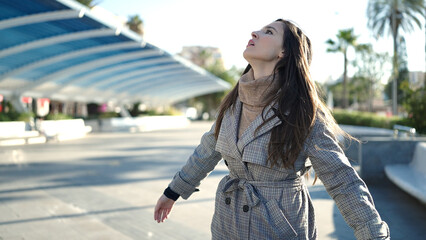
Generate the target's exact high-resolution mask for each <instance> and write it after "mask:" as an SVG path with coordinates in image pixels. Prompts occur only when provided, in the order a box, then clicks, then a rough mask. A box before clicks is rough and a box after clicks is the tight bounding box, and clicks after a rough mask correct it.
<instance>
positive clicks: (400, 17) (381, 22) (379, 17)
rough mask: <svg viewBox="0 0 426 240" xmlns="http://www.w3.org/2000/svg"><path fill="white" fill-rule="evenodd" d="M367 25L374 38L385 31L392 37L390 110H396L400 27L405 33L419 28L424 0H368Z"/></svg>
mask: <svg viewBox="0 0 426 240" xmlns="http://www.w3.org/2000/svg"><path fill="white" fill-rule="evenodd" d="M367 16H368V27H369V28H370V29H371V31H372V32H373V33H374V35H375V37H376V38H379V37H383V36H384V35H385V32H388V33H391V34H392V37H393V61H392V64H393V71H392V75H393V76H392V81H393V85H392V100H393V101H392V111H393V113H394V115H396V114H398V110H397V79H398V36H399V33H400V30H401V29H402V30H403V31H404V32H405V33H409V32H411V31H413V30H414V28H415V26H414V25H417V26H418V27H419V28H421V21H420V19H421V18H420V17H422V18H425V1H424V0H370V1H369V3H368V8H367Z"/></svg>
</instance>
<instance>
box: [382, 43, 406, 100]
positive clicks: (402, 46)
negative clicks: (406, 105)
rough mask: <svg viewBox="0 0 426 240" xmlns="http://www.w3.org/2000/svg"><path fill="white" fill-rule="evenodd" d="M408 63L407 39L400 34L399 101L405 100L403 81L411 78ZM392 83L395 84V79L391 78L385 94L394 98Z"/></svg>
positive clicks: (397, 97) (397, 95)
mask: <svg viewBox="0 0 426 240" xmlns="http://www.w3.org/2000/svg"><path fill="white" fill-rule="evenodd" d="M408 73H409V72H408V63H407V48H406V44H405V39H404V37H403V36H400V37H399V38H398V78H397V80H396V85H397V94H396V99H397V102H404V101H405V100H404V95H405V93H406V92H405V91H403V89H402V85H401V84H402V83H403V82H404V81H407V82H408V80H409V75H408ZM392 85H393V79H390V81H389V82H388V83H387V84H386V86H385V94H386V96H387V97H388V98H389V99H391V98H392Z"/></svg>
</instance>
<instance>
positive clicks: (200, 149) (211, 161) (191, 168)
mask: <svg viewBox="0 0 426 240" xmlns="http://www.w3.org/2000/svg"><path fill="white" fill-rule="evenodd" d="M215 126H216V123H215V124H213V126H212V127H211V129H210V131H208V132H206V133H205V134H204V135H203V136H202V137H201V142H200V144H199V145H198V146H197V148H196V149H195V151H194V153H193V154H192V155H191V156H190V157H189V159H188V161H187V162H186V164H185V165H184V166H183V167H182V169H181V170H180V171H179V172H177V173H176V175H175V176H174V178H173V180H172V182H171V183H170V184H169V188H170V189H171V190H172V191H174V192H175V193H177V194H179V195H180V196H181V197H182V198H183V199H188V197H189V196H191V194H192V193H193V192H194V191H196V188H197V187H198V186H199V185H200V182H201V180H203V179H204V178H205V177H206V176H207V174H208V173H209V172H211V171H212V170H213V169H214V168H215V166H216V165H217V163H218V162H219V161H220V160H221V159H222V156H221V154H220V153H219V152H217V151H216V150H215V146H216V138H215V137H214V131H215Z"/></svg>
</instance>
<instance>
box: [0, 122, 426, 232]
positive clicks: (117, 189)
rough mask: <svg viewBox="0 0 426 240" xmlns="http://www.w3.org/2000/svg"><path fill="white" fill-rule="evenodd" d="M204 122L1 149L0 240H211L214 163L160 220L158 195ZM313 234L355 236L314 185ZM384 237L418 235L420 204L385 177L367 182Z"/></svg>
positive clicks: (221, 171) (221, 170) (422, 222)
mask: <svg viewBox="0 0 426 240" xmlns="http://www.w3.org/2000/svg"><path fill="white" fill-rule="evenodd" d="M209 127H210V124H209V123H203V122H196V123H193V124H191V126H190V127H189V128H187V129H179V130H168V131H156V132H146V133H135V134H131V133H102V134H101V133H99V134H91V135H89V136H88V137H86V138H84V139H79V140H72V141H67V142H60V143H54V142H53V143H48V144H42V145H26V146H15V147H2V148H0V240H5V239H31V240H38V239H40V240H41V239H43V240H46V239H62V240H68V239H79V240H80V239H102V240H104V239H120V240H121V239H174V240H179V239H210V221H211V218H212V215H213V207H214V194H215V191H216V186H217V184H218V182H219V180H220V179H221V178H222V177H223V176H224V175H226V174H227V168H226V166H225V165H224V164H223V163H222V162H221V163H220V164H219V165H218V166H217V168H216V169H215V171H213V172H212V173H211V174H210V175H209V177H208V178H207V179H205V180H204V181H203V182H202V185H201V191H200V192H198V193H194V195H193V196H192V197H191V198H190V200H187V201H184V200H179V201H178V202H177V203H176V205H175V208H174V209H173V211H172V215H171V216H170V218H169V219H168V221H166V222H165V223H162V224H158V223H156V222H155V221H154V220H153V208H154V205H155V203H156V200H157V199H158V197H159V196H160V194H161V193H162V191H163V189H164V188H165V187H166V186H167V184H168V182H169V181H170V180H171V178H172V177H173V175H174V173H175V172H176V171H177V170H178V169H180V167H181V166H182V165H183V164H184V163H185V161H186V159H187V157H188V156H189V155H190V154H191V153H192V152H193V150H194V148H195V146H196V145H197V144H198V143H199V140H200V138H201V136H202V134H203V133H204V132H205V131H206V130H207V129H209ZM309 189H310V193H311V196H312V198H313V201H314V206H315V211H316V214H317V222H318V229H319V239H321V240H322V239H325V240H327V239H354V237H353V232H352V230H351V229H350V228H349V227H348V226H347V225H346V224H345V222H344V221H343V219H342V217H341V215H340V213H339V212H338V210H337V208H336V206H335V204H334V202H333V201H332V200H331V199H330V197H329V196H328V194H327V193H326V191H325V190H324V187H323V186H322V185H321V184H317V185H315V186H311V187H309ZM370 190H371V192H372V194H373V197H374V199H375V202H376V205H377V208H378V210H379V212H380V213H381V215H382V216H383V218H384V220H385V221H387V222H388V223H389V225H390V226H391V232H392V239H422V237H424V236H425V235H426V230H425V229H424V226H426V211H425V210H426V208H425V206H424V205H421V204H420V203H419V202H418V201H416V200H415V199H413V198H411V197H410V196H408V195H407V194H405V193H404V192H402V191H400V190H399V189H398V188H396V187H395V186H393V185H392V184H390V183H386V182H385V183H380V184H379V183H378V184H377V185H375V186H370Z"/></svg>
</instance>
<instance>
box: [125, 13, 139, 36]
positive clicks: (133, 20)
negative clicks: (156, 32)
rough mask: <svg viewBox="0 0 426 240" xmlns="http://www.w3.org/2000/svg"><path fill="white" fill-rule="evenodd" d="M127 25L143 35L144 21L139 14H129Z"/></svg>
mask: <svg viewBox="0 0 426 240" xmlns="http://www.w3.org/2000/svg"><path fill="white" fill-rule="evenodd" d="M126 25H127V26H128V27H129V28H130V29H131V30H132V31H133V32H135V33H137V34H139V35H143V21H142V19H141V18H140V17H139V15H137V14H136V15H132V16H129V19H128V20H127V23H126Z"/></svg>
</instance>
